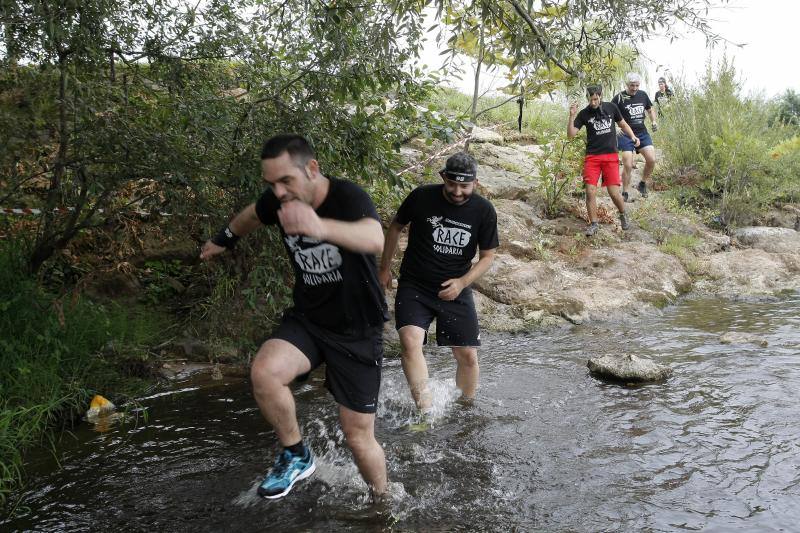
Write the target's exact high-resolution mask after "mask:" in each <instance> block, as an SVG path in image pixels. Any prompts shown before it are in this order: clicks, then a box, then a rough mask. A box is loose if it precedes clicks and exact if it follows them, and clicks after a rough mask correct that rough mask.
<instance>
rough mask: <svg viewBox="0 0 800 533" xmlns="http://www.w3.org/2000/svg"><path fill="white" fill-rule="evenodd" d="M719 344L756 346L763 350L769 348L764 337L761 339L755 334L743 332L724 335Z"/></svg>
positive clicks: (721, 336) (731, 332) (730, 332)
mask: <svg viewBox="0 0 800 533" xmlns="http://www.w3.org/2000/svg"><path fill="white" fill-rule="evenodd" d="M719 342H720V343H721V344H755V345H758V346H761V347H762V348H766V347H767V346H769V342H768V341H767V339H765V338H764V337H760V336H758V335H755V334H753V333H743V332H741V331H729V332H727V333H723V334H722V335H720V337H719Z"/></svg>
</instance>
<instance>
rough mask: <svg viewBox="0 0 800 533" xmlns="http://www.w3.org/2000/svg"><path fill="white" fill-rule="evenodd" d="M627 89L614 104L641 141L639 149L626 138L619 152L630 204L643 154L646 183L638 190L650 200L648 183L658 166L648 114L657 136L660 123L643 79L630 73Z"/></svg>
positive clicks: (623, 186)
mask: <svg viewBox="0 0 800 533" xmlns="http://www.w3.org/2000/svg"><path fill="white" fill-rule="evenodd" d="M625 81H626V86H627V89H626V90H624V91H622V92H621V93H619V94H618V95H616V96H615V97H614V98H613V99H612V100H611V102H612V103H614V104H616V106H617V107H618V108H619V111H620V113H622V118H624V119H625V122H627V123H628V125H629V126H630V127H631V129H632V130H633V133H635V134H636V137H638V139H639V146H634V145H633V143H632V142H631V141H630V140H629V139H627V138H626V137H620V139H619V149H620V151H621V152H622V165H623V168H622V196H623V198H625V201H626V202H627V201H629V197H628V194H629V193H628V189H630V186H631V172H632V171H633V152H634V151H636V152H637V153H640V154H642V156H644V173H643V174H642V180H641V181H640V182H639V185H637V186H636V188H637V189H638V191H639V194H641V195H642V198H647V180H648V179H649V178H650V176H651V175H652V174H653V169H654V168H655V166H656V151H655V148H653V139H651V138H650V134H649V133H648V132H647V126H645V124H644V117H645V114H648V115H650V122H651V123H652V124H653V132H656V131H657V130H658V122H656V110H655V109H653V103H652V102H651V101H650V97H649V96H647V93H646V92H644V91H640V90H639V84H640V83H641V78H640V77H639V75H638V74H636V73H635V72H629V73H628V75H627V77H626V78H625Z"/></svg>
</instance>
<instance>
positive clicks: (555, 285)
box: [475, 243, 691, 324]
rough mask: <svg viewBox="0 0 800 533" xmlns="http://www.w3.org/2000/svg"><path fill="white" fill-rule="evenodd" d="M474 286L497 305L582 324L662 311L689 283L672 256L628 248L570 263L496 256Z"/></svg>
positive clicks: (589, 252) (594, 252) (595, 252)
mask: <svg viewBox="0 0 800 533" xmlns="http://www.w3.org/2000/svg"><path fill="white" fill-rule="evenodd" d="M475 286H476V287H477V289H478V290H480V291H481V292H482V293H483V294H485V295H486V296H488V297H489V298H491V299H493V300H495V301H496V302H500V303H503V304H506V305H510V306H514V307H517V308H524V309H526V310H529V311H535V310H544V311H545V312H547V313H549V314H551V315H555V316H559V317H562V318H564V319H566V320H568V321H570V322H572V323H574V324H582V323H585V322H587V321H589V320H595V319H597V320H608V319H610V318H612V317H614V316H618V315H628V316H629V315H632V314H641V313H645V312H648V310H652V308H653V307H654V306H655V307H662V306H663V305H665V304H667V303H669V302H671V301H673V300H674V299H675V298H676V297H677V296H678V295H679V294H681V293H682V292H685V291H686V290H688V289H689V288H690V287H691V280H690V278H689V275H688V274H687V273H686V271H685V270H684V269H683V266H682V265H681V263H680V262H679V261H678V260H677V259H676V258H675V257H672V256H670V255H666V254H664V253H662V252H661V251H659V249H658V248H657V247H656V246H653V245H648V244H643V243H628V244H626V245H617V246H611V247H608V248H601V249H593V248H587V249H585V250H584V251H583V252H582V255H581V256H579V257H578V258H574V259H571V260H569V261H566V260H562V259H557V258H554V259H549V260H529V259H527V258H524V259H523V258H518V257H514V256H513V255H510V254H507V253H498V254H497V256H496V258H495V261H494V264H493V265H492V267H491V269H490V270H489V271H488V272H487V273H486V274H484V276H483V277H481V278H480V279H479V280H478V281H477V282H476V283H475Z"/></svg>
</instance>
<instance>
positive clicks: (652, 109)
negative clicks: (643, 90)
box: [647, 106, 658, 132]
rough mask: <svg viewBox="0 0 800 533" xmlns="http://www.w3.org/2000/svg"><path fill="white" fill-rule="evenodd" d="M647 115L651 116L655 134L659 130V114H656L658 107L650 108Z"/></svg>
mask: <svg viewBox="0 0 800 533" xmlns="http://www.w3.org/2000/svg"><path fill="white" fill-rule="evenodd" d="M647 114H648V115H650V123H651V124H652V125H653V131H654V132H655V131H656V130H657V129H658V121H657V120H656V119H657V118H658V114H657V113H656V106H652V107H650V109H648V110H647Z"/></svg>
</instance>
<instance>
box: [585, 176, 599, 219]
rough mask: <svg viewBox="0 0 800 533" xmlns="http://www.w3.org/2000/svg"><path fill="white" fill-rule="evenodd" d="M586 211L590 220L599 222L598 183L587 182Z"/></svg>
mask: <svg viewBox="0 0 800 533" xmlns="http://www.w3.org/2000/svg"><path fill="white" fill-rule="evenodd" d="M586 211H587V212H588V213H589V222H597V185H589V184H588V183H587V184H586Z"/></svg>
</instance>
